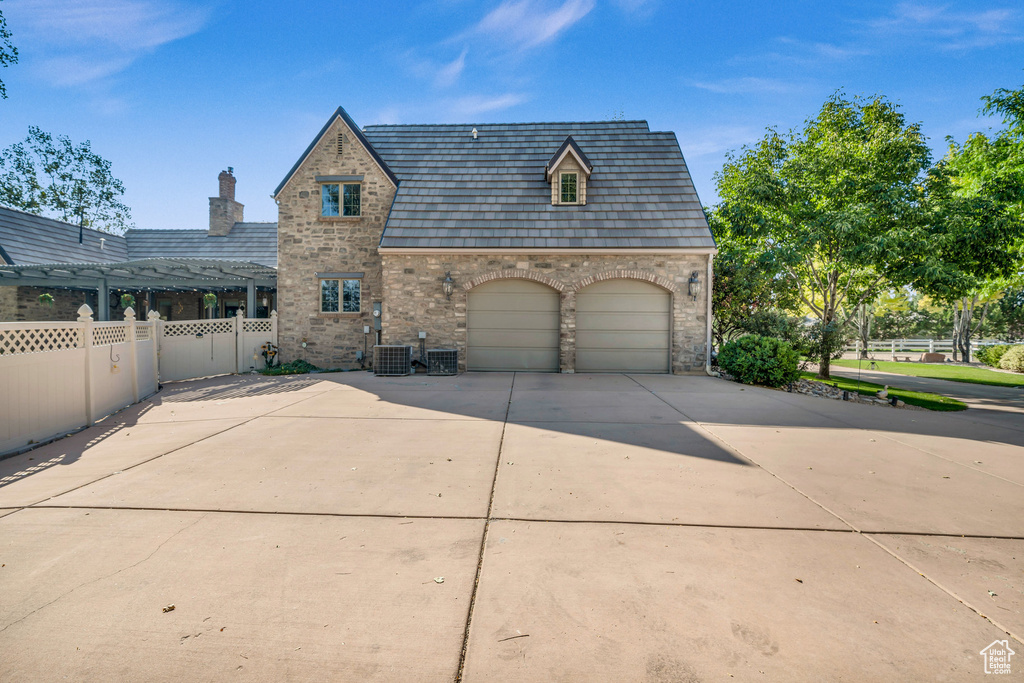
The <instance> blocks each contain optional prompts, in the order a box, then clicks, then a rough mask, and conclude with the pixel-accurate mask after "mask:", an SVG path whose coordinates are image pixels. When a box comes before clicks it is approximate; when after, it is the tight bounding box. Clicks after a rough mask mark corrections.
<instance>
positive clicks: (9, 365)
mask: <svg viewBox="0 0 1024 683" xmlns="http://www.w3.org/2000/svg"><path fill="white" fill-rule="evenodd" d="M78 313H79V318H78V321H77V322H15V323H0V454H4V453H8V452H11V451H17V450H20V449H22V448H25V447H26V446H28V445H31V444H32V443H38V442H41V441H45V440H48V439H51V438H53V437H55V436H59V435H61V434H66V433H68V432H71V431H74V430H76V429H80V428H82V427H87V426H89V425H92V424H93V423H95V422H96V420H98V419H100V418H103V417H105V416H107V415H109V414H111V413H113V412H116V411H118V410H120V409H122V408H124V407H126V406H129V405H131V404H132V403H137V402H138V401H140V400H141V399H144V398H146V397H148V396H150V395H151V394H153V393H155V392H156V391H157V388H158V387H159V383H160V382H161V381H171V380H178V379H191V378H195V377H205V376H208V375H216V374H228V373H233V372H248V371H249V370H259V369H262V368H263V367H264V359H263V354H262V350H263V348H262V347H263V345H264V344H267V343H272V344H275V345H276V343H277V312H276V311H275V312H273V313H272V314H271V317H270V318H269V319H266V318H262V319H247V318H244V317H242V315H241V314H240V315H239V316H237V317H234V318H225V319H216V320H189V321H181V322H165V321H163V320H160V316H159V315H158V314H157V313H156V312H154V311H150V313H149V319H148V320H145V321H141V320H136V319H135V312H134V311H133V310H132V309H131V308H129V309H127V310H126V311H125V319H124V320H123V321H111V322H95V321H93V319H92V309H90V308H89V307H88V306H82V307H81V308H80V309H79V310H78Z"/></svg>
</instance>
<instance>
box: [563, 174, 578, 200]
mask: <svg viewBox="0 0 1024 683" xmlns="http://www.w3.org/2000/svg"><path fill="white" fill-rule="evenodd" d="M577 180H578V177H577V175H576V174H575V173H563V174H561V177H560V182H561V186H562V187H561V188H560V189H561V203H562V204H575V203H576V202H577V196H578V195H577V193H576V192H577V190H576V185H577Z"/></svg>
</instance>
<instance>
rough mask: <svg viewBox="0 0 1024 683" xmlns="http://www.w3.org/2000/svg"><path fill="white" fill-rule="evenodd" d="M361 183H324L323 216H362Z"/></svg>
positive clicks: (321, 209)
mask: <svg viewBox="0 0 1024 683" xmlns="http://www.w3.org/2000/svg"><path fill="white" fill-rule="evenodd" d="M361 189H362V188H361V187H360V185H359V183H324V184H323V185H321V186H320V201H321V204H320V215H321V216H361V215H362V201H361V200H362V197H361V192H360V190H361Z"/></svg>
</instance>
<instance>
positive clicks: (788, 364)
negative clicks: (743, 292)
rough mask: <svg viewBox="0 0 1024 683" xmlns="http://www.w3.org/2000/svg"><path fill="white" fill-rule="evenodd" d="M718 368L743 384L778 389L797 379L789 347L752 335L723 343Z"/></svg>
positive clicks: (795, 360)
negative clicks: (761, 385)
mask: <svg viewBox="0 0 1024 683" xmlns="http://www.w3.org/2000/svg"><path fill="white" fill-rule="evenodd" d="M718 365H719V366H720V367H721V368H722V369H723V370H725V371H726V372H728V373H729V374H730V375H732V376H733V377H735V378H736V379H738V380H739V381H741V382H743V383H744V384H763V385H765V386H769V387H781V386H782V385H784V384H789V383H790V382H793V381H795V380H796V379H797V378H798V377H799V376H800V368H799V365H800V358H799V356H798V355H797V352H796V351H794V350H793V347H792V346H790V345H789V344H787V343H786V342H784V341H781V340H779V339H774V338H772V337H762V336H760V335H756V334H748V335H747V336H745V337H740V338H739V339H736V340H735V341H731V342H728V343H726V344H725V345H724V346H723V347H722V350H721V351H720V352H719V354H718Z"/></svg>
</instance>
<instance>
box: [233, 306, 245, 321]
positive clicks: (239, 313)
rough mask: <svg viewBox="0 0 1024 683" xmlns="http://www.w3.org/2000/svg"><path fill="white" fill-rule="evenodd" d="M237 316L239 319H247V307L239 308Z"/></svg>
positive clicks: (236, 312)
mask: <svg viewBox="0 0 1024 683" xmlns="http://www.w3.org/2000/svg"><path fill="white" fill-rule="evenodd" d="M235 315H237V316H238V317H239V318H244V317H245V306H239V307H238V310H237V311H235Z"/></svg>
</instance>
